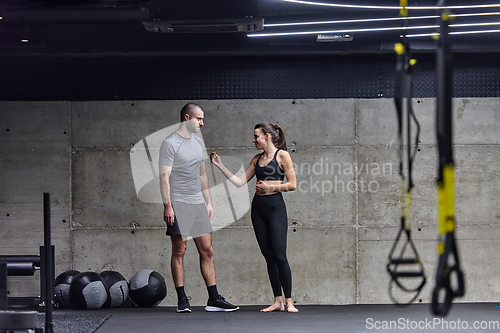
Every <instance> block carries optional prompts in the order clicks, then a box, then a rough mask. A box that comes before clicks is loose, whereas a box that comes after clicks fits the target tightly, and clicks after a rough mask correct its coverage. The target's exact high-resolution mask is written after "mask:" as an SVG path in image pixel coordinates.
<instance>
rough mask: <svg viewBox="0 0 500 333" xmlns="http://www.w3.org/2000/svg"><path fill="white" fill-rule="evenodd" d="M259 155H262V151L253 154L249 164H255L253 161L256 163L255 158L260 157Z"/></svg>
mask: <svg viewBox="0 0 500 333" xmlns="http://www.w3.org/2000/svg"><path fill="white" fill-rule="evenodd" d="M261 155H262V153H258V154H255V156H254V157H253V158H252V160H251V161H250V164H254V165H255V163H257V160H258V159H259V158H260V156H261Z"/></svg>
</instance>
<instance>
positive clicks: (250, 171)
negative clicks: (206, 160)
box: [210, 153, 259, 187]
mask: <svg viewBox="0 0 500 333" xmlns="http://www.w3.org/2000/svg"><path fill="white" fill-rule="evenodd" d="M258 156H259V155H255V156H254V157H253V158H252V161H251V162H250V164H249V165H248V167H247V169H246V170H245V172H243V173H242V174H241V175H240V176H239V177H238V176H236V175H234V174H232V173H231V171H229V170H228V169H227V168H226V167H225V166H224V165H223V164H222V160H221V158H220V157H219V155H217V153H211V154H210V161H211V162H212V164H213V165H215V166H216V167H218V168H219V170H220V171H221V172H222V174H223V175H224V176H225V177H226V178H227V179H228V180H229V181H230V182H231V183H233V184H234V185H235V186H236V187H242V186H243V185H245V184H246V183H248V182H249V181H250V179H252V178H253V176H255V163H256V161H257V158H258Z"/></svg>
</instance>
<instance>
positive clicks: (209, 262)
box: [194, 234, 239, 311]
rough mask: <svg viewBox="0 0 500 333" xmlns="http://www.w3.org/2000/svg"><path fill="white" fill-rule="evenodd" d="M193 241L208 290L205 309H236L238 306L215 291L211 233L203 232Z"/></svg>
mask: <svg viewBox="0 0 500 333" xmlns="http://www.w3.org/2000/svg"><path fill="white" fill-rule="evenodd" d="M194 243H195V244H196V248H197V249H198V253H199V254H200V269H201V275H203V279H204V280H205V284H206V285H207V290H208V303H207V306H206V307H205V310H206V311H236V310H238V309H239V307H237V306H234V305H232V304H231V303H229V302H227V301H226V300H225V299H224V297H222V296H221V295H219V293H218V292H217V286H216V284H215V266H214V249H213V247H212V234H205V235H202V236H199V237H196V238H194Z"/></svg>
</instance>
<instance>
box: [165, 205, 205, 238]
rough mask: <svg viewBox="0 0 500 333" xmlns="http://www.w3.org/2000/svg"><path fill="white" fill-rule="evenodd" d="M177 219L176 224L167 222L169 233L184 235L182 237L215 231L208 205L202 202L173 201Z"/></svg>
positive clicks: (194, 236)
mask: <svg viewBox="0 0 500 333" xmlns="http://www.w3.org/2000/svg"><path fill="white" fill-rule="evenodd" d="M172 207H173V209H174V214H175V219H174V225H172V226H171V225H168V224H167V235H169V236H171V235H182V238H184V239H185V238H187V237H193V238H196V237H198V236H201V235H205V234H209V233H211V232H212V231H213V229H212V224H211V223H210V218H209V217H208V212H207V206H206V205H205V204H204V203H202V204H188V203H185V202H179V201H175V202H172Z"/></svg>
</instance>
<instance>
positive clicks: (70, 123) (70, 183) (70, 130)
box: [68, 101, 75, 269]
mask: <svg viewBox="0 0 500 333" xmlns="http://www.w3.org/2000/svg"><path fill="white" fill-rule="evenodd" d="M72 105H73V102H71V101H69V104H68V126H69V128H68V133H69V140H68V143H69V147H68V155H69V156H68V158H69V179H68V187H69V222H68V225H69V226H68V227H69V255H70V257H71V267H70V269H74V268H75V261H74V257H75V256H74V255H73V253H74V242H73V228H72V227H71V226H72V224H73V119H72V116H71V108H72Z"/></svg>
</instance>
